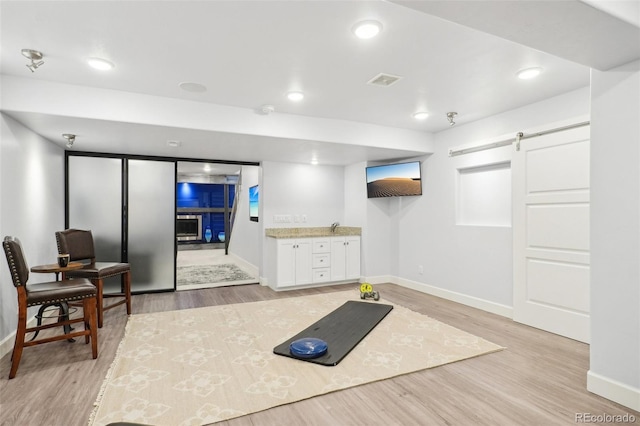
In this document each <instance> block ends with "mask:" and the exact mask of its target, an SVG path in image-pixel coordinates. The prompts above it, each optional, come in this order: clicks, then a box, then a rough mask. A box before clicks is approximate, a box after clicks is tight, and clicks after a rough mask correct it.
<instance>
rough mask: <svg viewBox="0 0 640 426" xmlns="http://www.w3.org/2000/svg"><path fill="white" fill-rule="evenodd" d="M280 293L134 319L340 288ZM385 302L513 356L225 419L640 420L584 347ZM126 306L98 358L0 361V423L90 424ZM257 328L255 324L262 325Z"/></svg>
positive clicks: (468, 313)
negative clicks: (606, 394) (595, 375)
mask: <svg viewBox="0 0 640 426" xmlns="http://www.w3.org/2000/svg"><path fill="white" fill-rule="evenodd" d="M344 289H345V287H344V286H332V287H323V288H317V289H308V290H295V291H288V292H274V291H272V290H270V289H269V288H265V287H261V286H259V285H246V286H233V287H220V288H214V289H205V290H194V291H181V292H175V293H156V294H146V295H136V296H134V297H133V311H134V314H140V313H147V312H159V311H167V310H176V309H189V308H195V307H202V306H210V305H224V304H230V303H243V302H252V301H257V300H266V299H276V298H284V297H293V296H299V295H304V294H314V293H321V292H330V291H341V290H344ZM376 290H378V291H380V293H381V296H382V301H384V300H389V301H391V302H393V303H397V304H400V305H403V306H405V307H407V308H410V309H412V310H414V311H417V312H421V313H423V314H426V315H429V316H431V317H433V318H436V319H438V320H440V321H443V322H445V323H447V324H450V325H452V326H455V327H458V328H460V329H462V330H465V331H468V332H470V333H473V334H475V335H477V336H480V337H483V338H485V339H487V340H490V341H492V342H494V343H497V344H499V345H502V346H505V347H506V348H507V349H506V350H503V351H501V352H497V353H493V354H489V355H484V356H481V357H478V358H473V359H470V360H466V361H461V362H457V363H454V364H450V365H445V366H442V367H438V368H434V369H429V370H424V371H421V372H417V373H412V374H408V375H405V376H400V377H397V378H393V379H389V380H384V381H380V382H376V383H370V384H366V385H363V386H359V387H355V388H351V389H347V390H343V391H339V392H334V393H331V394H328V395H323V396H319V397H315V398H311V399H308V400H305V401H300V402H297V403H294V404H290V405H286V406H282V407H276V408H273V409H270V410H267V411H263V412H260V413H255V414H251V415H248V416H245V417H241V418H238V419H233V420H230V421H226V422H221V423H220V425H224V426H242V425H331V426H335V425H385V426H386V425H405V426H406V425H564V424H566V425H575V424H576V421H575V415H576V413H591V414H596V415H598V414H611V415H618V414H620V415H623V414H626V413H629V414H632V415H634V416H635V417H636V424H640V413H638V412H634V411H632V410H629V409H627V408H625V407H623V406H620V405H617V404H615V403H613V402H611V401H608V400H606V399H604V398H601V397H598V396H596V395H594V394H591V393H589V392H587V390H586V374H587V370H588V368H589V357H588V355H589V347H588V345H585V344H582V343H578V342H575V341H573V340H570V339H566V338H563V337H559V336H556V335H553V334H550V333H546V332H543V331H540V330H537V329H534V328H530V327H527V326H523V325H520V324H517V323H514V322H513V321H511V320H508V319H506V318H503V317H500V316H497V315H493V314H489V313H486V312H483V311H480V310H477V309H473V308H469V307H467V306H463V305H459V304H457V303H453V302H449V301H446V300H443V299H439V298H436V297H432V296H428V295H425V294H422V293H419V292H416V291H413V290H409V289H405V288H402V287H399V286H396V285H392V284H384V285H377V286H376ZM125 324H126V315H125V314H124V308H122V309H120V308H116V309H112V310H110V311H107V313H106V315H105V325H104V327H103V328H102V329H100V330H99V333H98V338H99V351H100V352H99V357H98V359H97V360H92V359H91V351H90V348H89V346H88V345H84V343H83V341H82V342H80V341H78V342H76V343H68V342H56V343H49V344H45V345H40V346H36V347H31V348H25V350H24V353H23V355H22V362H21V363H20V368H19V369H18V374H17V376H16V378H15V379H13V380H7V377H8V375H9V364H10V355H7V356H5V357H4V358H2V360H1V361H0V422H1V424H2V425H12V426H13V425H21V426H22V425H38V426H40V425H51V426H58V425H60V426H63V425H64V426H73V425H86V424H87V419H88V417H89V414H90V413H91V410H92V405H93V402H94V401H95V399H96V396H97V394H98V391H99V388H100V385H101V383H102V381H103V379H104V377H105V375H106V374H107V370H108V369H109V366H110V364H111V362H112V361H113V359H114V356H115V352H116V348H117V347H118V343H119V342H120V340H121V339H122V336H123V334H124V327H125ZM256 326H258V325H256Z"/></svg>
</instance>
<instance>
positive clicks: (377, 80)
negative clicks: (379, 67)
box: [367, 73, 402, 87]
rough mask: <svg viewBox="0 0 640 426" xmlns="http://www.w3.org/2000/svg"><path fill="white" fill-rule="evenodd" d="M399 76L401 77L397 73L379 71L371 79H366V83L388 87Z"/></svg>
mask: <svg viewBox="0 0 640 426" xmlns="http://www.w3.org/2000/svg"><path fill="white" fill-rule="evenodd" d="M401 78H402V77H400V76H398V75H391V74H385V73H380V74H378V75H376V76H375V77H373V78H372V79H371V80H369V81H367V84H371V85H373V86H382V87H389V86H391V85H392V84H394V83H395V82H397V81H398V80H400V79H401Z"/></svg>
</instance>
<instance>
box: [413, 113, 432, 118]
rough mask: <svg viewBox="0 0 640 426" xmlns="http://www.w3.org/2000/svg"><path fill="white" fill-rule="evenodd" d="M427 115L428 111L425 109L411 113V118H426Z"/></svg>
mask: <svg viewBox="0 0 640 426" xmlns="http://www.w3.org/2000/svg"><path fill="white" fill-rule="evenodd" d="M427 117H429V113H428V112H425V111H418V112H414V113H413V118H415V119H416V120H426V118H427Z"/></svg>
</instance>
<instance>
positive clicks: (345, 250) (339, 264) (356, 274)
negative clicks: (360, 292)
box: [331, 235, 360, 281]
mask: <svg viewBox="0 0 640 426" xmlns="http://www.w3.org/2000/svg"><path fill="white" fill-rule="evenodd" d="M358 278H360V236H359V235H347V236H344V237H331V281H342V280H354V279H358Z"/></svg>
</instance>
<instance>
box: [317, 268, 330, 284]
mask: <svg viewBox="0 0 640 426" xmlns="http://www.w3.org/2000/svg"><path fill="white" fill-rule="evenodd" d="M330 280H331V272H330V270H329V268H316V269H314V270H313V282H314V283H321V282H324V281H330Z"/></svg>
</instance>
